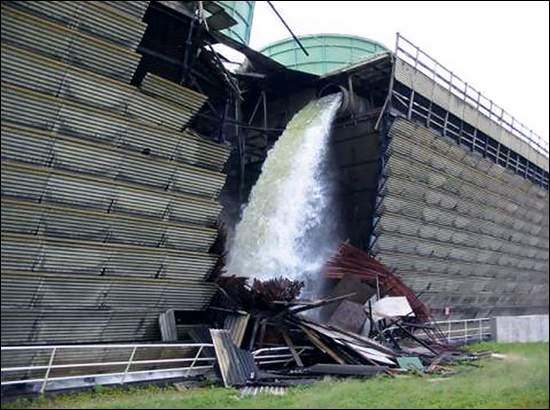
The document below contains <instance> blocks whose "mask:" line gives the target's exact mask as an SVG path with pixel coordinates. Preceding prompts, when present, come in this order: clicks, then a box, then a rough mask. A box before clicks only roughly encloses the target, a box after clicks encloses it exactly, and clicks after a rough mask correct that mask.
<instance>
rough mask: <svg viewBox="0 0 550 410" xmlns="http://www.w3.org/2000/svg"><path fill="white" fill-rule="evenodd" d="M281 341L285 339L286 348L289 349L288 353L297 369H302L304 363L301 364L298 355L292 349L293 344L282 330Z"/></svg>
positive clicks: (294, 349) (293, 348)
mask: <svg viewBox="0 0 550 410" xmlns="http://www.w3.org/2000/svg"><path fill="white" fill-rule="evenodd" d="M282 334H283V339H285V343H286V344H287V346H288V348H289V349H290V353H292V357H293V358H294V361H295V362H296V364H297V365H298V366H299V367H304V363H303V362H302V359H300V355H299V354H298V352H297V351H296V348H295V347H294V343H292V339H291V338H290V336H289V335H288V332H287V331H286V329H285V330H283V332H282Z"/></svg>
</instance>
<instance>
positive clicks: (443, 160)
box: [372, 119, 549, 317]
mask: <svg viewBox="0 0 550 410" xmlns="http://www.w3.org/2000/svg"><path fill="white" fill-rule="evenodd" d="M389 135H390V138H391V145H390V153H391V155H390V159H389V162H388V165H387V168H386V171H385V174H386V175H387V182H386V184H385V186H384V189H383V195H384V198H383V201H382V204H381V206H380V207H379V209H378V212H379V215H380V218H379V220H378V223H377V225H376V228H375V235H376V241H375V243H374V244H373V248H372V250H373V252H374V253H376V254H377V256H378V257H379V258H380V259H381V260H382V261H383V262H384V263H386V264H387V265H389V266H391V267H393V268H395V269H397V271H398V272H400V274H401V275H402V277H403V279H404V280H405V282H406V283H407V284H408V285H409V286H411V287H412V288H413V289H414V290H415V291H416V292H419V293H421V294H422V298H423V299H424V300H425V301H426V303H427V304H428V305H430V306H431V307H432V309H434V312H435V313H436V315H440V314H442V311H443V309H444V308H445V307H450V308H451V312H452V313H453V316H455V317H460V316H465V317H470V316H476V315H477V316H485V315H491V314H502V312H508V313H510V312H513V314H528V313H530V312H540V310H541V309H544V308H546V309H548V265H549V263H548V249H549V240H548V236H549V235H548V219H549V218H548V191H546V190H544V189H542V188H541V187H538V186H536V185H535V184H533V183H531V182H530V181H528V180H526V179H524V178H521V177H518V176H517V175H514V174H513V173H511V172H510V171H509V170H506V169H504V168H502V167H500V166H498V165H496V164H493V163H491V162H490V161H488V160H486V159H484V158H482V157H481V156H479V155H478V154H477V153H472V152H470V151H467V150H466V149H465V148H464V147H461V146H457V145H456V144H454V143H453V142H451V141H448V140H446V139H444V138H442V137H440V136H438V135H437V134H435V133H434V132H432V131H430V130H429V129H427V128H424V127H421V126H418V125H415V124H413V123H411V122H409V121H407V120H404V119H396V120H395V122H394V124H393V125H392V128H391V130H390V133H389Z"/></svg>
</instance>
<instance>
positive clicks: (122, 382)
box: [120, 346, 138, 384]
mask: <svg viewBox="0 0 550 410" xmlns="http://www.w3.org/2000/svg"><path fill="white" fill-rule="evenodd" d="M137 348H138V347H137V346H134V348H133V349H132V354H130V358H129V359H128V364H127V365H126V369H124V374H123V375H122V377H121V379H120V384H124V381H125V380H126V376H127V375H128V371H129V370H130V366H132V361H133V360H134V356H135V354H136V350H137Z"/></svg>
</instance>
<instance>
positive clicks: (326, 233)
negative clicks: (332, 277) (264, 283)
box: [226, 94, 342, 292]
mask: <svg viewBox="0 0 550 410" xmlns="http://www.w3.org/2000/svg"><path fill="white" fill-rule="evenodd" d="M341 98H342V96H341V95H340V94H332V95H329V96H326V97H322V98H320V99H318V100H314V101H311V102H310V103H309V104H307V105H306V106H305V107H304V108H302V109H301V110H300V111H299V112H298V113H297V114H295V116H294V117H293V118H292V120H291V121H290V122H289V123H288V125H287V127H286V129H285V131H284V132H283V134H282V135H281V136H280V138H279V139H278V140H277V142H276V143H275V145H274V146H273V147H272V149H271V150H270V151H269V152H268V155H267V158H266V160H265V162H264V164H263V167H262V172H261V174H260V177H259V178H258V181H257V182H256V184H255V185H254V187H253V188H252V191H251V193H250V198H249V202H248V204H247V206H246V208H245V209H244V211H243V214H242V218H241V221H240V222H239V223H238V224H237V226H236V229H235V234H234V237H233V240H232V241H231V244H230V249H229V253H228V260H227V265H226V270H227V273H228V274H235V275H238V276H248V277H251V278H258V279H261V280H266V279H270V278H273V277H279V276H284V277H287V278H290V279H300V280H305V279H307V277H308V276H309V277H310V278H312V279H315V278H316V275H318V273H319V272H320V269H321V268H322V266H323V264H324V262H325V261H326V258H327V257H328V256H329V255H330V254H331V253H332V252H333V251H334V248H335V246H336V243H337V238H335V235H334V231H333V229H332V227H333V222H334V221H333V219H334V218H333V217H332V216H331V209H329V208H330V205H331V189H330V184H329V182H328V180H327V178H326V159H327V151H328V143H329V137H330V133H331V127H332V123H333V121H334V118H335V116H336V111H337V110H338V107H339V106H340V102H341ZM332 213H333V212H332ZM317 278H318V276H317ZM307 282H310V283H311V281H306V290H307V289H308V288H311V284H310V285H309V286H308V285H307ZM309 292H311V290H310V291H309Z"/></svg>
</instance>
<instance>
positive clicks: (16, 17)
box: [2, 2, 141, 83]
mask: <svg viewBox="0 0 550 410" xmlns="http://www.w3.org/2000/svg"><path fill="white" fill-rule="evenodd" d="M5 3H8V2H2V42H3V43H8V44H12V45H14V46H16V47H21V48H25V49H27V50H32V51H33V52H36V53H39V54H44V55H47V56H50V57H51V58H54V59H57V60H60V61H63V62H66V63H69V64H73V65H75V66H78V67H82V68H85V69H87V70H90V71H93V72H97V73H100V74H103V75H106V76H108V77H112V78H116V79H118V80H121V81H123V82H125V83H128V82H130V80H131V79H132V76H133V75H134V72H135V70H136V67H137V65H138V63H139V61H140V59H141V56H140V55H139V54H137V53H136V52H134V51H132V50H130V49H128V48H125V47H121V46H119V45H116V44H113V43H111V42H108V41H105V40H100V39H98V38H95V37H93V36H90V35H88V34H84V33H82V32H79V31H77V30H74V29H72V28H69V27H65V26H63V25H60V24H58V23H53V22H51V21H46V20H44V19H43V18H40V17H37V16H35V15H32V14H29V13H26V12H22V11H20V10H17V9H14V8H12V7H9V6H6V5H5Z"/></svg>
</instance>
